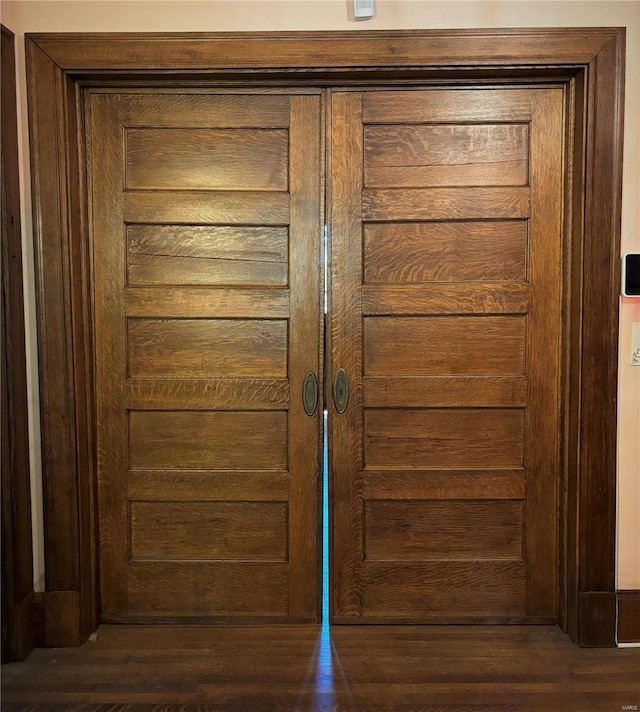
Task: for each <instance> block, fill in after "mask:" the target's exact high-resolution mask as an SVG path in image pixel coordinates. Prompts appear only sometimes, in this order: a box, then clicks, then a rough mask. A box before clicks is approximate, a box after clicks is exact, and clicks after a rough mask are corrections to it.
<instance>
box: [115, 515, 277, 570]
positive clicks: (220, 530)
mask: <svg viewBox="0 0 640 712" xmlns="http://www.w3.org/2000/svg"><path fill="white" fill-rule="evenodd" d="M129 507H130V524H129V526H130V528H131V534H130V536H131V543H130V546H131V556H132V558H133V559H170V560H171V559H174V560H175V559H176V558H179V559H180V560H183V561H184V560H189V559H216V560H221V561H224V560H229V561H241V560H247V561H260V560H267V561H286V559H287V505H286V503H284V502H206V503H205V502H136V501H133V502H131V503H130V504H129Z"/></svg>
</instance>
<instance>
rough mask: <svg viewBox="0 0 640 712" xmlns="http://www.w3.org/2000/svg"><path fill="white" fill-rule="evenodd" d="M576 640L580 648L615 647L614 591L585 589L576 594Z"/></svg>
mask: <svg viewBox="0 0 640 712" xmlns="http://www.w3.org/2000/svg"><path fill="white" fill-rule="evenodd" d="M577 642H578V645H579V646H580V647H581V648H615V646H616V594H615V592H614V591H587V592H583V593H579V594H578V641H577Z"/></svg>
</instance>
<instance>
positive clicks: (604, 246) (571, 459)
mask: <svg viewBox="0 0 640 712" xmlns="http://www.w3.org/2000/svg"><path fill="white" fill-rule="evenodd" d="M26 46H27V47H26V49H27V69H28V94H29V109H30V129H31V143H32V150H31V156H32V181H33V197H34V205H33V211H34V240H35V249H36V255H37V272H38V283H37V296H38V314H39V317H38V325H39V345H40V346H39V348H40V359H41V363H40V377H41V399H42V430H43V437H42V442H43V477H44V495H45V529H46V532H47V541H46V545H45V553H46V571H47V581H46V587H47V591H52V592H76V593H77V594H78V597H77V612H76V613H77V616H76V617H73V616H71V618H73V621H71V618H70V619H69V620H70V622H69V631H67V633H68V637H67V638H66V640H69V641H75V642H77V643H79V642H81V641H82V640H84V639H85V638H86V636H87V635H88V633H89V632H90V631H91V630H92V629H93V627H95V625H96V624H97V611H98V595H97V587H96V570H97V563H96V544H95V531H94V529H95V525H94V521H95V517H94V514H95V513H94V503H93V486H94V466H93V454H92V447H93V446H92V442H93V430H92V427H93V425H92V423H93V420H92V415H91V414H92V412H93V410H92V409H93V403H92V385H91V377H92V374H91V367H90V364H89V363H88V359H87V358H85V354H87V353H91V344H90V334H91V318H90V299H89V293H88V280H87V252H86V247H87V246H86V244H84V242H83V238H82V236H83V234H84V230H83V221H84V220H85V216H84V203H83V190H84V182H83V181H84V179H83V172H82V166H83V158H82V146H83V137H82V121H83V102H82V97H83V90H84V87H86V86H96V87H97V86H114V85H117V86H127V85H135V86H140V85H141V84H144V85H153V84H154V83H156V84H157V83H158V82H160V83H162V84H163V85H165V86H166V85H168V84H169V85H170V84H172V83H173V84H174V85H175V84H177V83H178V82H182V83H184V82H189V83H193V84H200V85H205V86H206V85H214V84H217V85H220V84H224V83H225V82H231V83H233V85H234V86H237V85H238V84H239V83H242V82H245V83H246V82H251V83H252V84H254V85H255V84H256V83H259V84H260V85H264V86H275V85H278V84H280V85H281V84H283V83H284V84H287V85H289V86H291V85H299V84H302V83H307V84H315V85H316V86H317V85H321V86H336V85H342V84H345V83H350V84H358V83H359V84H368V85H371V84H374V83H376V82H385V81H386V82H387V83H389V82H391V81H395V80H398V81H411V82H420V81H422V82H431V81H436V80H440V81H441V82H449V81H456V80H457V81H460V80H467V79H468V80H471V81H479V80H485V81H492V80H493V81H495V80H498V81H500V80H502V81H504V80H505V79H507V80H509V79H512V80H514V81H515V80H517V79H518V78H522V77H527V78H531V79H532V80H534V81H535V80H536V79H537V80H543V79H545V78H546V80H549V78H552V79H553V81H561V82H562V83H563V84H564V86H565V87H566V91H567V94H568V96H569V101H568V106H569V107H570V108H572V111H571V112H569V114H570V115H571V116H572V117H574V119H575V120H574V121H573V123H572V125H571V126H568V132H567V135H568V136H569V137H570V144H571V145H569V146H568V149H567V159H568V165H569V174H570V176H571V181H570V183H571V184H570V185H568V188H567V201H566V202H567V205H568V212H567V221H566V222H567V228H568V232H569V234H570V236H571V237H570V242H571V249H570V254H569V255H568V260H567V262H568V265H569V272H570V274H569V275H568V279H567V285H568V289H567V302H568V303H567V308H568V314H569V317H568V320H569V322H568V329H567V338H566V349H565V355H564V358H565V364H566V368H565V374H566V377H565V380H566V397H565V401H564V412H565V415H566V425H565V430H564V433H563V440H564V450H565V452H564V459H565V470H566V472H565V475H566V477H565V515H564V527H565V530H564V541H565V547H564V549H565V551H564V558H565V566H564V571H563V578H564V587H563V594H562V598H563V599H564V612H563V626H564V628H565V629H566V630H567V631H568V632H569V634H570V635H571V637H572V639H573V640H574V641H576V642H579V644H581V645H585V646H590V645H614V644H615V615H614V616H612V615H611V611H615V576H614V564H615V536H616V532H615V501H616V468H615V459H616V394H617V348H618V343H617V342H618V337H617V330H618V294H619V285H620V279H619V266H620V260H619V254H620V209H621V165H622V161H621V156H622V101H623V90H624V51H625V32H624V29H615V28H614V29H611V28H604V29H603V28H573V29H518V30H459V31H449V30H441V31H440V30H439V31H397V32H332V33H276V34H270V33H240V34H231V33H230V34H216V35H203V34H88V35H79V34H33V35H27V37H26ZM583 285H584V286H585V288H584V289H583ZM612 602H613V603H612Z"/></svg>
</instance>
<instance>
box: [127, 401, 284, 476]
mask: <svg viewBox="0 0 640 712" xmlns="http://www.w3.org/2000/svg"><path fill="white" fill-rule="evenodd" d="M129 462H130V467H131V468H132V469H134V470H135V469H143V470H145V469H149V468H152V469H177V470H181V469H186V470H189V469H199V468H203V469H210V470H226V469H236V468H237V469H258V470H260V469H265V468H266V469H274V470H282V469H286V467H287V414H286V413H284V412H281V411H265V412H226V411H213V412H191V411H131V413H130V414H129Z"/></svg>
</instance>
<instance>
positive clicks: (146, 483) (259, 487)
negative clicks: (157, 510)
mask: <svg viewBox="0 0 640 712" xmlns="http://www.w3.org/2000/svg"><path fill="white" fill-rule="evenodd" d="M167 491H170V492H171V497H172V500H173V501H174V502H218V501H219V502H224V501H225V500H231V501H234V500H235V501H245V502H253V501H255V502H286V501H287V500H288V498H289V474H288V472H286V471H284V470H283V471H282V472H278V471H275V470H216V471H211V470H130V471H129V473H128V475H127V496H128V498H129V499H130V500H132V501H133V500H137V501H142V502H153V501H159V502H163V501H165V497H166V494H165V492H167Z"/></svg>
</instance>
